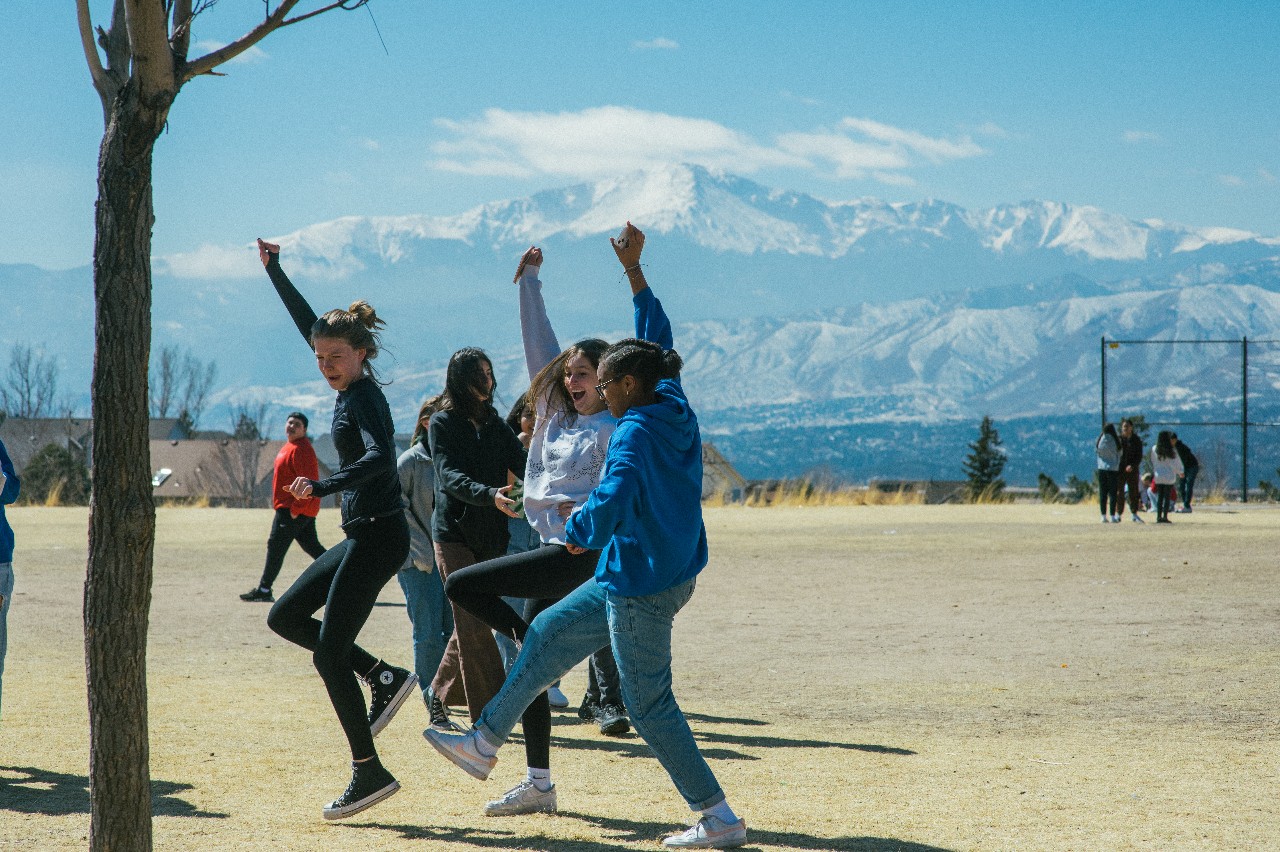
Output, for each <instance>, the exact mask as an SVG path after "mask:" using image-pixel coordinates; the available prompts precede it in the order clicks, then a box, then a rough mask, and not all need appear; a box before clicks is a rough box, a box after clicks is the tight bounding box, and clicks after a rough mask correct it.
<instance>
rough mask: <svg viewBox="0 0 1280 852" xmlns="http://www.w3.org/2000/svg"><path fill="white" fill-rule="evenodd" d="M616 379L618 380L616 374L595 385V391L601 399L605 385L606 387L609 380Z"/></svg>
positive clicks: (614, 380) (613, 380)
mask: <svg viewBox="0 0 1280 852" xmlns="http://www.w3.org/2000/svg"><path fill="white" fill-rule="evenodd" d="M617 380H618V377H617V376H614V377H613V378H612V379H606V380H605V381H603V382H601V383H600V384H598V385H596V393H598V394H600V398H601V399H604V389H605V387H607V386H608V385H609V384H610V383H611V382H616V381H617Z"/></svg>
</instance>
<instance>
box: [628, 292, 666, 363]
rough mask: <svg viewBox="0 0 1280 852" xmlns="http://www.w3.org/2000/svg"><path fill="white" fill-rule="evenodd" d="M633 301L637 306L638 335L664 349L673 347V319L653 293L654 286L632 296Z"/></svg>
mask: <svg viewBox="0 0 1280 852" xmlns="http://www.w3.org/2000/svg"><path fill="white" fill-rule="evenodd" d="M631 302H632V304H634V305H635V307H636V337H638V338H640V339H641V340H648V341H650V342H653V343H656V344H658V345H659V346H661V347H662V348H663V349H670V348H672V347H673V346H674V345H675V340H674V338H673V337H672V335H671V320H669V319H667V312H666V311H664V310H663V309H662V302H660V301H658V297H657V296H655V295H653V288H652V287H645V288H644V289H643V290H641V291H640V292H639V293H636V294H635V295H634V296H632V297H631Z"/></svg>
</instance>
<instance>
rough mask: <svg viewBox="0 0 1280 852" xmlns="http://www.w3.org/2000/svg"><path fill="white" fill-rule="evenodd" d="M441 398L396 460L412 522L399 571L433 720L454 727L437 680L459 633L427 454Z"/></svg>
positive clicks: (423, 412) (428, 407)
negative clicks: (441, 566)
mask: <svg viewBox="0 0 1280 852" xmlns="http://www.w3.org/2000/svg"><path fill="white" fill-rule="evenodd" d="M436 404H437V400H436V399H434V398H433V399H429V400H427V401H426V402H424V403H423V404H422V407H421V408H420V409H418V420H417V425H416V426H414V429H413V439H412V440H411V441H410V446H409V449H407V450H405V451H404V452H403V453H401V454H400V458H399V459H397V460H396V472H397V473H398V474H399V476H400V493H401V496H402V497H403V498H404V519H405V522H406V523H407V524H408V525H409V556H408V557H407V558H406V559H405V562H404V565H403V566H401V568H400V570H399V571H398V572H396V578H397V579H398V580H399V581H400V588H401V590H403V591H404V600H405V608H406V610H407V611H408V614H409V624H410V625H412V627H413V669H414V671H415V672H416V673H417V675H418V683H419V684H420V685H421V687H422V700H423V701H424V702H426V705H427V715H428V716H429V717H430V719H431V724H432V725H434V726H438V727H443V728H445V729H449V728H451V727H456V726H454V725H453V723H452V722H450V721H449V713H448V711H447V710H445V707H444V704H443V703H441V701H440V699H439V697H437V696H436V694H435V693H434V692H432V691H431V678H432V677H433V676H434V675H435V673H436V669H438V668H439V667H440V660H441V659H443V658H444V648H445V643H447V642H448V641H449V637H450V636H452V635H453V607H451V606H450V605H449V601H448V600H447V599H446V598H445V595H444V581H443V580H441V579H440V572H439V571H437V570H436V555H435V548H434V546H433V544H432V541H431V513H432V512H433V511H434V510H435V505H436V497H435V487H436V472H435V467H434V466H433V465H432V464H431V456H430V455H429V454H428V453H427V424H428V423H429V422H430V420H431V415H432V414H433V413H434V412H435V406H436Z"/></svg>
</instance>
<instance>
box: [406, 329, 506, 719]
mask: <svg viewBox="0 0 1280 852" xmlns="http://www.w3.org/2000/svg"><path fill="white" fill-rule="evenodd" d="M496 387H497V383H496V382H495V381H494V379H493V364H492V362H491V361H490V360H489V356H488V355H486V354H485V353H484V352H483V351H482V350H480V349H474V348H467V349H459V350H458V351H457V352H455V353H453V356H452V357H450V358H449V367H448V370H447V371H446V374H445V389H444V393H443V394H441V396H440V410H439V411H437V412H436V413H435V414H433V415H431V421H430V423H429V425H428V427H427V443H428V449H429V452H430V453H431V459H432V462H433V463H434V464H435V471H436V507H435V511H434V512H433V513H432V515H431V537H432V540H433V541H434V543H435V554H436V565H437V567H439V569H440V572H441V576H442V577H443V578H444V580H445V582H446V583H447V582H448V580H449V577H450V575H452V574H453V573H454V572H455V571H460V570H462V569H463V568H466V567H467V566H468V565H474V564H475V563H477V562H484V561H486V560H488V559H495V558H497V557H499V556H502V555H503V554H504V553H506V552H507V543H508V541H509V539H510V530H509V528H508V526H507V519H508V518H512V517H515V511H514V510H513V509H512V508H511V507H512V506H513V505H515V501H514V500H512V499H511V498H510V497H509V496H508V493H509V492H510V491H511V486H510V485H509V484H507V476H508V474H509V473H514V474H515V475H516V476H519V475H520V474H522V473H523V472H524V466H525V461H526V459H527V458H528V453H527V451H526V450H525V448H524V447H523V446H521V445H520V442H519V441H518V440H517V439H516V435H515V433H514V432H512V431H511V428H510V427H509V426H507V424H506V422H505V421H504V420H503V419H502V418H501V417H499V416H498V412H497V411H496V410H495V409H494V407H493V393H494V390H495V389H496ZM503 674H504V671H503V668H502V658H501V657H500V656H499V655H498V646H497V644H496V643H495V642H494V640H493V633H492V632H490V630H489V627H488V626H487V625H486V624H485V623H484V622H482V621H480V620H479V619H478V618H476V617H475V616H474V615H472V614H471V613H469V612H467V611H466V610H465V609H459V608H458V607H457V606H456V605H455V606H454V608H453V635H452V636H451V637H449V644H448V645H447V646H446V647H445V652H444V659H443V660H442V661H441V663H440V667H439V669H437V670H436V675H435V678H433V680H432V683H431V689H432V691H433V692H434V693H435V694H436V695H438V696H440V698H441V700H442V701H445V702H448V703H454V702H453V701H451V700H450V698H451V696H454V695H456V694H457V693H458V692H459V689H458V688H459V686H460V687H461V690H460V691H461V693H462V695H463V696H464V698H465V703H466V705H467V710H468V712H469V714H470V716H471V720H472V721H475V720H476V718H477V717H478V716H479V715H480V710H481V709H482V708H483V707H484V705H485V704H486V703H487V702H488V701H489V699H490V698H492V697H493V696H494V695H495V694H496V693H497V691H498V689H499V688H500V687H501V686H502V678H503Z"/></svg>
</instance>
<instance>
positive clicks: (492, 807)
mask: <svg viewBox="0 0 1280 852" xmlns="http://www.w3.org/2000/svg"><path fill="white" fill-rule="evenodd" d="M555 812H556V785H555V784H552V785H551V789H550V790H546V791H543V790H539V789H538V788H537V786H536V785H535V784H534V783H533V782H532V781H530V780H529V779H528V778H526V779H524V780H523V781H521V782H520V783H519V784H517V785H516V786H514V787H512V788H511V789H510V790H508V791H507V792H506V793H503V795H502V798H501V799H497V800H495V801H492V802H489V803H487V804H486V805H485V806H484V815H485V816H516V815H518V814H553V813H555Z"/></svg>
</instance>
